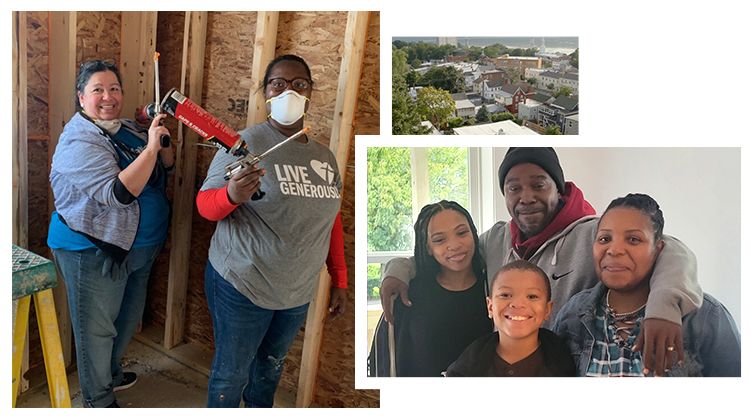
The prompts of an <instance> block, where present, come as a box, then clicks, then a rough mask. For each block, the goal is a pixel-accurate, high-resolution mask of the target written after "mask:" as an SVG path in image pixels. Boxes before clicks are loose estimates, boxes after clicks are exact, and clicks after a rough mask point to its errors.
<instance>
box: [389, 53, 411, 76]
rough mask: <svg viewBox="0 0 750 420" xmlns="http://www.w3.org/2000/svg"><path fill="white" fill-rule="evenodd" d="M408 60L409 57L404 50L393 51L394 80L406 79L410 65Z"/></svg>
mask: <svg viewBox="0 0 750 420" xmlns="http://www.w3.org/2000/svg"><path fill="white" fill-rule="evenodd" d="M406 60H407V55H406V52H405V51H404V50H397V49H396V48H392V49H391V71H392V74H393V78H394V79H395V78H396V77H406V73H408V72H409V65H408V64H407V61H406Z"/></svg>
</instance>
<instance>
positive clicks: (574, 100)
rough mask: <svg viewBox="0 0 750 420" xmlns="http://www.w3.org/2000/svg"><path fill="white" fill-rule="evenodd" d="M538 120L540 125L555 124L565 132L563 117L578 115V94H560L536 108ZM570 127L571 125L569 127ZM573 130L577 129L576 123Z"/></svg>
mask: <svg viewBox="0 0 750 420" xmlns="http://www.w3.org/2000/svg"><path fill="white" fill-rule="evenodd" d="M538 113H539V118H538V122H539V124H540V125H541V126H542V127H549V126H551V125H555V126H557V127H558V128H559V129H560V132H565V119H566V118H569V117H571V116H573V115H578V96H570V97H567V96H560V97H557V98H555V99H554V100H553V101H550V102H549V103H546V104H544V105H541V106H540V107H539V108H538ZM571 129H572V127H571ZM575 130H576V131H577V130H578V126H577V124H576V127H575Z"/></svg>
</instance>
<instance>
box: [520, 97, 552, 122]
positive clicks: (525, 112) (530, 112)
mask: <svg viewBox="0 0 750 420" xmlns="http://www.w3.org/2000/svg"><path fill="white" fill-rule="evenodd" d="M551 99H553V98H552V97H551V96H549V95H545V94H543V93H539V92H537V93H533V94H530V95H527V96H526V101H524V103H522V104H518V118H519V119H521V120H524V121H537V120H539V107H540V106H541V105H544V104H545V103H546V102H547V101H549V100H551Z"/></svg>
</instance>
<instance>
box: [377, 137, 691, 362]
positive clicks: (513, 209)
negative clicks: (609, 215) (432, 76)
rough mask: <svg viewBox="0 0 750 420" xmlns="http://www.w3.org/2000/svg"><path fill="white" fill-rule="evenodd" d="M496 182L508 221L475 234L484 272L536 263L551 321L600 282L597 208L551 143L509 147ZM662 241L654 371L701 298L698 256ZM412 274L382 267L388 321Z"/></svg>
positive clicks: (651, 339) (655, 278) (654, 285)
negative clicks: (548, 288) (547, 288)
mask: <svg viewBox="0 0 750 420" xmlns="http://www.w3.org/2000/svg"><path fill="white" fill-rule="evenodd" d="M498 180H499V186H500V190H501V192H502V193H503V195H504V196H505V204H506V206H507V208H508V213H509V214H510V215H511V221H510V222H504V221H500V222H497V223H496V224H495V225H494V226H492V228H490V229H489V230H488V231H486V232H484V233H483V234H482V235H481V236H480V238H479V249H480V251H481V252H482V253H483V255H484V257H485V260H486V262H487V278H488V279H491V278H494V276H495V274H496V273H497V272H498V271H499V270H500V268H501V267H502V266H503V265H505V264H507V263H508V262H510V261H513V260H517V259H524V260H528V261H530V262H532V263H535V264H536V265H538V266H539V267H540V268H541V269H542V270H544V271H545V272H546V273H547V275H548V276H549V277H550V279H551V284H552V301H553V302H554V303H555V304H554V306H553V309H552V313H551V315H550V317H549V321H548V322H546V323H545V324H544V326H545V327H548V326H549V325H551V324H552V322H553V321H554V319H555V316H556V314H557V311H558V310H559V309H560V308H561V307H562V306H563V305H564V304H565V303H566V302H567V301H568V300H569V299H570V297H572V296H573V295H574V294H576V293H578V292H580V291H582V290H584V289H588V288H590V287H593V286H594V285H596V284H597V283H598V278H597V275H596V272H595V270H594V261H593V256H592V251H591V250H592V247H593V241H594V238H595V235H596V231H597V226H598V218H597V217H596V216H595V214H596V211H595V210H594V208H593V207H592V206H591V205H590V204H589V203H588V202H587V201H586V199H585V198H584V197H583V192H582V191H581V190H580V189H579V188H578V187H577V186H576V185H575V184H574V183H573V182H570V181H568V182H565V178H564V176H563V170H562V167H561V166H560V161H559V159H558V157H557V153H556V152H555V150H554V149H552V148H551V147H511V148H509V149H508V152H507V153H506V155H505V158H504V159H503V162H502V163H501V164H500V167H499V168H498ZM664 239H665V246H664V249H663V251H662V253H661V254H660V256H659V261H658V262H657V264H656V266H655V267H654V272H653V274H652V277H651V293H650V294H649V300H648V303H647V306H646V320H645V322H644V325H643V327H642V328H643V333H642V334H641V336H640V337H639V340H640V341H639V346H638V347H642V348H643V350H644V366H645V367H646V368H647V370H654V371H655V373H656V374H657V375H662V374H663V372H664V367H665V364H664V363H665V359H667V357H665V356H664V354H665V353H664V349H666V348H668V347H670V348H672V347H678V346H680V348H681V345H682V328H681V325H682V317H683V316H684V315H686V314H687V313H689V312H691V311H693V310H695V309H696V308H698V307H699V306H700V305H701V303H702V298H703V292H702V290H701V289H700V286H699V285H698V281H697V268H696V262H695V256H694V255H693V253H692V252H691V251H690V250H689V249H688V248H687V247H686V246H685V245H684V244H682V242H680V241H678V240H676V239H674V238H671V237H668V236H666V235H665V237H664ZM415 274H416V273H415V266H414V263H413V260H412V259H407V258H394V259H392V260H391V261H389V262H388V263H387V264H386V266H385V268H384V269H383V274H382V276H383V281H382V284H381V288H380V299H381V303H382V304H383V312H384V314H385V317H386V319H387V320H388V321H389V322H392V320H393V316H392V313H393V312H392V310H393V308H392V305H391V302H392V297H393V296H394V295H396V296H399V297H400V302H399V304H403V305H405V306H407V307H409V306H411V302H410V301H409V297H408V282H409V280H410V279H412V278H413V277H414V276H415ZM679 354H682V353H679ZM667 356H668V357H671V355H667ZM652 368H653V369H652Z"/></svg>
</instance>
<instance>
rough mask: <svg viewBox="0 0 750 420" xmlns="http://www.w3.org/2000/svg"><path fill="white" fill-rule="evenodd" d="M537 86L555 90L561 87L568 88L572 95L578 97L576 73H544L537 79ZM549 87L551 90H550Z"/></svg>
mask: <svg viewBox="0 0 750 420" xmlns="http://www.w3.org/2000/svg"><path fill="white" fill-rule="evenodd" d="M537 81H538V84H539V86H541V87H543V88H545V89H549V90H557V89H560V88H561V87H563V86H566V87H568V88H570V90H571V91H572V93H573V95H578V73H560V72H556V71H545V72H544V73H541V74H540V75H539V78H538V79H537ZM550 86H552V88H551V89H550Z"/></svg>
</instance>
